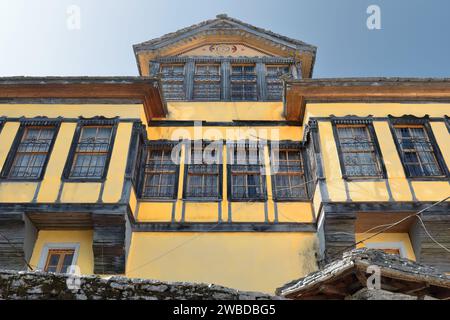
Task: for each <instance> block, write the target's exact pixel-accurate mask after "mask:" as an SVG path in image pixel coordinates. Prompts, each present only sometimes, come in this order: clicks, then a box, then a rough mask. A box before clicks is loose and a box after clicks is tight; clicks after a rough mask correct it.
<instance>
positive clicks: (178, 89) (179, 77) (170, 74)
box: [161, 64, 186, 100]
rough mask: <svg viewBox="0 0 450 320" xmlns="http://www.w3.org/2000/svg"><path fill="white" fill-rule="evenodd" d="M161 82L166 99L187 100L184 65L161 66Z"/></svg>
mask: <svg viewBox="0 0 450 320" xmlns="http://www.w3.org/2000/svg"><path fill="white" fill-rule="evenodd" d="M161 82H162V87H163V90H164V96H165V98H166V99H168V100H184V99H185V98H186V93H185V84H184V65H183V64H165V65H161Z"/></svg>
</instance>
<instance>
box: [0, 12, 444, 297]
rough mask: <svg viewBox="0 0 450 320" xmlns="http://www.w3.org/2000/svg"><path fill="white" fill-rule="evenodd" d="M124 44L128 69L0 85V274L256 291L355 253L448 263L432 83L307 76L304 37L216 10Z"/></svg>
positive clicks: (440, 115) (440, 110) (311, 53)
mask: <svg viewBox="0 0 450 320" xmlns="http://www.w3.org/2000/svg"><path fill="white" fill-rule="evenodd" d="M133 49H134V53H135V56H136V61H137V65H138V69H139V76H137V77H39V78H38V77H7V78H6V77H4V78H0V269H9V270H27V269H31V270H45V271H49V272H58V273H59V272H66V271H67V270H68V268H69V266H70V265H77V266H78V267H79V269H80V272H81V273H82V274H86V275H88V274H99V275H102V276H103V275H105V276H107V275H124V276H126V277H131V278H148V279H158V280H165V281H191V282H206V283H217V284H220V285H225V286H229V287H234V288H237V289H242V290H254V291H262V292H267V293H273V292H274V290H275V288H277V287H280V286H281V285H283V284H284V283H286V282H287V281H290V280H292V279H297V278H299V277H301V276H305V275H307V274H308V273H310V272H313V271H316V270H318V269H319V268H321V267H322V266H323V265H325V264H326V263H328V262H330V261H331V260H333V259H335V258H336V257H338V256H339V255H340V254H341V253H342V252H343V251H345V250H349V249H351V248H354V247H355V246H356V247H369V248H377V249H382V250H385V251H386V252H388V253H392V254H397V255H399V256H401V257H403V258H408V259H410V260H414V261H417V262H420V263H423V264H427V265H429V266H433V267H436V268H437V269H439V270H441V271H443V272H450V253H449V252H448V251H446V249H445V248H449V247H450V202H449V198H448V197H449V196H450V183H449V167H450V139H449V138H450V119H449V117H448V115H449V111H450V80H449V79H428V78H427V79H417V78H414V79H405V78H345V79H314V78H312V75H313V67H314V63H315V57H316V48H315V47H314V46H311V45H309V44H306V43H304V42H301V41H298V40H294V39H290V38H288V37H285V36H281V35H279V34H276V33H273V32H271V31H267V30H264V29H260V28H257V27H254V26H252V25H249V24H247V23H244V22H242V21H239V20H236V19H233V18H230V17H228V16H226V15H218V16H217V18H216V19H213V20H208V21H205V22H202V23H199V24H197V25H193V26H191V27H187V28H185V29H182V30H179V31H177V32H174V33H170V34H167V35H164V36H162V37H161V38H157V39H153V40H150V41H147V42H143V43H140V44H137V45H135V46H134V47H133ZM241 159H245V161H240V160H241ZM386 227H388V229H386V230H385V231H384V232H381V233H379V232H380V231H382V230H383V228H386ZM378 233H379V234H378ZM428 233H429V234H428ZM430 236H431V237H430Z"/></svg>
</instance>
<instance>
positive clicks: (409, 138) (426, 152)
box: [394, 125, 445, 177]
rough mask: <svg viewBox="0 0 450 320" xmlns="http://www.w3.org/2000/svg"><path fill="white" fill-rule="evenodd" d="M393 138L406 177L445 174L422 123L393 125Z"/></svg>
mask: <svg viewBox="0 0 450 320" xmlns="http://www.w3.org/2000/svg"><path fill="white" fill-rule="evenodd" d="M394 133H395V139H396V141H397V145H398V147H399V151H400V157H401V159H402V161H403V165H404V167H405V170H406V174H407V176H408V177H441V176H445V173H444V170H443V168H442V167H441V166H440V164H439V161H438V158H437V157H438V155H437V154H436V150H435V148H434V147H433V144H432V143H431V141H430V137H429V134H428V132H427V130H426V128H425V126H423V125H394Z"/></svg>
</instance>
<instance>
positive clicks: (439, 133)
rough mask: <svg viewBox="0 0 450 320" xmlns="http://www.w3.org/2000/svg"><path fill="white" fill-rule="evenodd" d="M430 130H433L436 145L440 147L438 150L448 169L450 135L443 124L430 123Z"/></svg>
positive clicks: (449, 161)
mask: <svg viewBox="0 0 450 320" xmlns="http://www.w3.org/2000/svg"><path fill="white" fill-rule="evenodd" d="M448 113H450V112H448ZM448 113H447V114H448ZM431 129H432V130H433V134H434V137H435V138H436V142H437V144H438V145H439V146H440V147H439V149H440V151H441V153H442V156H443V157H444V160H445V163H446V165H447V168H450V146H449V144H450V142H449V141H450V133H449V132H448V129H447V126H446V125H445V123H444V122H432V123H431Z"/></svg>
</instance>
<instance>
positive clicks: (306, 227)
mask: <svg viewBox="0 0 450 320" xmlns="http://www.w3.org/2000/svg"><path fill="white" fill-rule="evenodd" d="M132 231H133V232H316V227H315V224H314V223H226V222H221V223H148V222H140V223H137V224H133V225H132Z"/></svg>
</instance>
